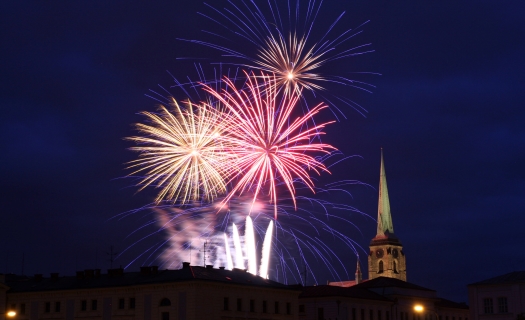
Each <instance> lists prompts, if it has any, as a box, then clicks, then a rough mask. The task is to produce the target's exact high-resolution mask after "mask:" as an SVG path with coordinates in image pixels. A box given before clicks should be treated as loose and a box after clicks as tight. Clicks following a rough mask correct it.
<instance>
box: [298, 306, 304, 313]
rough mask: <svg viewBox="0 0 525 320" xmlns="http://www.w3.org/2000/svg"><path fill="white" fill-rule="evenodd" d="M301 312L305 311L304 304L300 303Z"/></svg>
mask: <svg viewBox="0 0 525 320" xmlns="http://www.w3.org/2000/svg"><path fill="white" fill-rule="evenodd" d="M299 313H304V304H300V305H299Z"/></svg>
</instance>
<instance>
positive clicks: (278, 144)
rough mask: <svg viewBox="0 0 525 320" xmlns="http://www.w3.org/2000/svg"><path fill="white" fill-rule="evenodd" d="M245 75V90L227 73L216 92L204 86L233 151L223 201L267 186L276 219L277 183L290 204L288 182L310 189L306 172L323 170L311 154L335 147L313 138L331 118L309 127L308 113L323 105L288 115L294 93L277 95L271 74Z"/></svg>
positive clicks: (311, 115)
mask: <svg viewBox="0 0 525 320" xmlns="http://www.w3.org/2000/svg"><path fill="white" fill-rule="evenodd" d="M246 77H247V79H248V80H247V82H246V84H245V87H246V88H245V90H242V89H238V88H237V87H236V86H235V84H234V83H233V82H232V81H231V80H230V79H228V78H225V79H224V82H225V83H226V86H227V89H224V90H222V91H221V92H217V91H215V90H214V89H213V88H211V87H209V86H207V85H204V88H205V90H206V91H208V92H209V93H210V94H211V95H212V96H214V97H215V98H216V99H217V100H218V101H220V103H221V104H222V105H223V107H224V109H225V112H224V113H223V117H224V119H223V120H222V122H223V123H225V124H227V129H226V130H225V131H226V132H228V133H227V135H226V139H227V140H228V144H229V146H230V152H232V153H234V154H235V155H236V159H235V168H237V171H236V172H232V177H231V178H230V180H229V181H230V182H231V181H234V180H235V182H234V184H233V187H232V188H231V190H230V191H229V194H228V196H227V197H226V199H225V201H228V200H229V199H231V198H232V197H233V195H235V194H243V193H244V192H245V191H247V190H251V191H252V192H253V194H254V196H253V202H255V200H256V199H257V197H258V195H259V194H260V193H261V191H262V190H263V187H265V186H267V189H268V191H267V192H268V194H269V196H270V202H271V203H273V204H274V208H275V210H274V215H275V218H277V188H276V186H277V184H278V182H282V183H283V184H284V185H285V186H286V188H287V190H288V192H289V194H290V195H291V196H292V199H294V203H295V198H294V195H295V186H294V183H302V184H305V185H306V186H308V187H309V188H310V190H311V191H312V192H315V191H314V183H313V181H312V179H311V177H310V175H309V171H314V172H316V173H317V174H320V172H321V171H324V172H329V171H328V169H327V168H326V167H325V165H324V164H323V163H322V162H321V161H319V160H318V159H316V158H314V157H313V156H312V155H311V153H318V154H323V153H324V154H328V153H330V152H331V151H334V150H336V149H335V148H334V147H333V146H331V145H329V144H325V143H317V142H315V141H314V140H315V139H316V138H318V137H319V135H321V134H323V132H322V129H323V128H324V127H325V126H326V125H327V124H329V123H332V122H333V121H331V122H325V123H321V124H315V123H314V124H311V125H310V126H309V123H310V122H313V118H314V116H315V115H316V114H318V113H319V112H320V111H321V110H322V109H325V108H326V107H327V106H326V105H324V104H319V105H317V106H315V107H313V108H311V109H310V110H309V111H308V112H307V113H306V114H305V115H303V116H299V117H297V118H295V120H292V116H293V115H292V113H293V111H294V108H295V106H296V104H297V101H298V100H299V98H300V95H299V94H297V93H295V92H293V93H292V94H290V95H282V94H279V93H278V92H277V89H276V88H275V86H273V85H272V83H274V81H275V77H272V76H266V75H264V74H262V75H261V76H256V75H255V74H254V73H246Z"/></svg>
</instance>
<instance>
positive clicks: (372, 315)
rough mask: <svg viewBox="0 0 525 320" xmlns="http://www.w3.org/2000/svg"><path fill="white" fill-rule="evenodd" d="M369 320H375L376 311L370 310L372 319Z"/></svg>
mask: <svg viewBox="0 0 525 320" xmlns="http://www.w3.org/2000/svg"><path fill="white" fill-rule="evenodd" d="M368 320H374V310H370V318H369V319H368Z"/></svg>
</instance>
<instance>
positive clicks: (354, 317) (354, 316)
mask: <svg viewBox="0 0 525 320" xmlns="http://www.w3.org/2000/svg"><path fill="white" fill-rule="evenodd" d="M355 313H356V312H355V308H352V320H357V318H356V314H355Z"/></svg>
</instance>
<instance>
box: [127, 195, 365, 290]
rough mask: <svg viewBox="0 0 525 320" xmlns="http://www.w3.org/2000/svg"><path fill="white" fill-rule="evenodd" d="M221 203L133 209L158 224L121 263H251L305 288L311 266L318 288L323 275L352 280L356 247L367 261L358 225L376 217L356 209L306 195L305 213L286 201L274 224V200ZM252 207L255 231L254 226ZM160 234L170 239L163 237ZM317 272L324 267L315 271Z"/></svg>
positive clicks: (139, 234) (148, 226)
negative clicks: (351, 258) (350, 256)
mask: <svg viewBox="0 0 525 320" xmlns="http://www.w3.org/2000/svg"><path fill="white" fill-rule="evenodd" d="M298 191H299V192H302V190H298ZM317 191H318V193H320V194H324V195H325V196H324V197H323V198H326V196H327V195H328V192H336V193H340V192H341V190H339V187H337V186H336V188H335V189H333V190H332V189H319V190H317ZM343 194H345V192H342V193H341V195H343ZM337 197H339V196H337ZM221 200H222V199H216V200H215V201H214V202H213V203H211V204H203V205H192V206H184V205H179V206H173V205H172V204H166V205H162V204H161V205H156V204H154V203H152V204H151V205H150V206H145V207H143V208H140V209H137V210H134V211H133V212H129V213H128V214H134V213H139V212H140V213H145V212H146V211H150V210H151V211H153V220H147V221H146V222H145V223H144V225H143V226H142V227H140V228H139V229H137V230H136V231H135V232H134V233H133V234H132V235H133V237H134V238H138V240H136V241H134V242H133V244H131V245H130V246H129V247H128V248H127V249H125V250H122V251H121V253H120V255H119V257H117V258H119V259H120V258H121V257H122V256H123V255H125V256H129V254H132V255H133V253H134V252H137V251H140V252H141V253H140V255H139V256H136V255H134V256H133V257H132V259H131V262H130V263H129V264H128V265H126V266H125V267H126V268H127V267H129V265H131V264H132V263H139V264H140V265H151V264H159V266H161V267H162V268H180V267H181V266H182V262H183V261H187V262H190V263H191V264H192V265H202V264H203V263H204V261H206V263H207V264H211V265H213V266H214V267H215V268H218V267H226V268H227V269H231V268H239V269H250V264H251V265H257V266H258V270H256V271H257V272H258V274H259V275H260V276H262V277H268V278H271V279H273V280H276V281H281V282H283V283H300V282H302V283H303V284H304V282H303V281H304V279H302V277H301V276H300V274H301V273H302V272H304V270H305V269H306V270H307V272H308V274H309V276H308V279H309V280H308V281H309V282H310V283H317V278H316V277H317V276H319V272H322V273H323V274H326V275H327V277H329V278H331V279H346V278H348V277H349V274H351V273H352V272H353V270H347V269H346V268H347V267H348V264H347V262H348V261H347V260H346V259H341V258H339V256H342V255H344V256H345V257H346V256H347V255H348V250H350V251H351V252H354V253H355V254H356V255H357V253H358V251H359V252H360V253H361V254H363V255H364V256H366V253H367V250H368V249H366V248H360V247H359V245H357V244H356V243H355V242H354V240H353V239H352V238H354V237H356V235H359V233H360V232H359V229H358V228H357V226H356V225H355V224H354V222H353V221H355V220H356V218H358V217H363V216H364V217H366V219H370V221H373V220H374V219H373V217H370V216H368V215H366V214H363V213H361V212H359V211H358V210H356V209H355V208H353V207H351V206H349V205H345V204H340V203H332V202H330V201H328V200H327V199H324V200H323V199H321V198H319V197H317V199H312V198H304V197H298V199H297V201H298V211H299V212H298V211H295V208H294V205H293V203H292V202H291V199H290V198H284V197H283V198H282V199H281V201H280V204H279V207H278V210H279V219H278V220H274V219H273V218H272V211H273V206H272V205H270V204H268V201H267V199H263V200H260V201H258V202H257V205H255V206H253V205H252V200H251V198H250V197H249V196H247V195H246V196H243V197H240V198H236V199H234V200H231V201H229V202H228V204H227V207H222V206H221ZM221 207H222V209H220V210H219V209H218V208H221ZM251 207H253V208H252V213H251V216H250V218H251V220H252V224H251V225H252V227H250V226H249V225H248V223H247V217H248V212H249V210H250V209H251ZM218 210H219V211H218ZM140 216H143V217H144V218H146V217H147V216H149V215H143V214H140ZM249 229H252V231H251V230H249ZM160 234H162V235H163V236H164V237H162V238H160V239H159V235H160ZM249 234H252V235H254V236H255V241H251V240H249V237H247V235H249ZM132 235H130V237H131V236H132ZM248 242H249V243H248ZM270 242H271V244H270ZM205 243H206V247H204V245H205ZM336 243H337V244H336ZM132 249H133V250H132ZM250 252H251V253H255V252H256V253H257V256H256V257H255V258H250V256H249V255H250ZM259 253H260V255H259ZM253 256H255V254H253ZM250 259H252V262H250ZM253 259H255V260H256V262H255V263H254V262H253V261H254V260H253ZM313 270H317V271H316V272H315V274H314V272H313Z"/></svg>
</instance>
